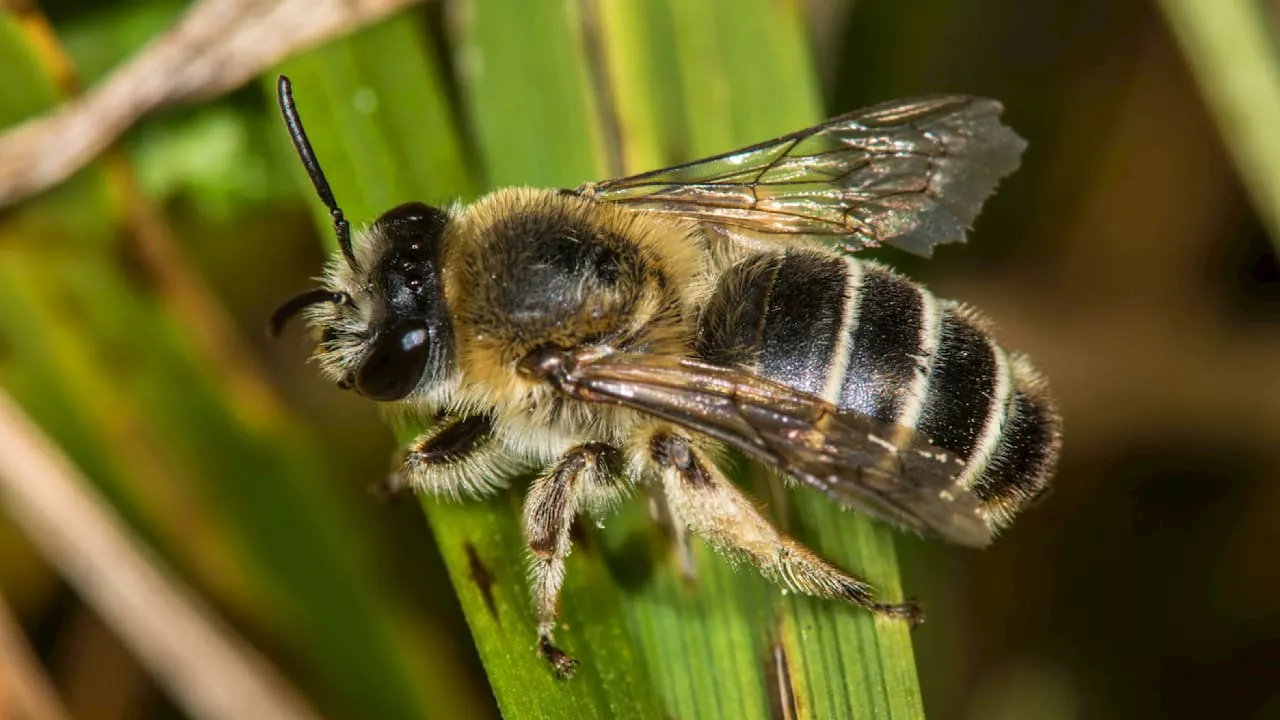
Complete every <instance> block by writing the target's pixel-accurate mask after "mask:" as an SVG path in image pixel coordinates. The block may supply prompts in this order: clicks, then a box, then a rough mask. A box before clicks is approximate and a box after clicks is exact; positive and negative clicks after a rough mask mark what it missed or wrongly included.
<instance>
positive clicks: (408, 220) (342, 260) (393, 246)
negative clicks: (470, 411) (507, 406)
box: [269, 76, 454, 401]
mask: <svg viewBox="0 0 1280 720" xmlns="http://www.w3.org/2000/svg"><path fill="white" fill-rule="evenodd" d="M277 90H278V93H279V99H280V109H281V111H282V113H283V115H284V119H285V124H286V125H287V126H288V128H289V136H290V138H291V139H292V140H293V144H294V148H295V149H296V150H297V151H298V156H299V157H300V158H301V159H302V164H303V166H304V167H306V169H307V174H308V175H309V176H310V177H311V182H312V184H313V185H314V186H315V188H316V194H317V195H319V196H320V200H321V201H322V202H323V203H324V204H325V207H327V208H328V209H329V214H330V216H331V217H332V218H333V226H334V231H335V233H336V234H337V237H338V247H339V249H340V254H339V255H337V256H335V258H334V260H333V261H332V262H330V263H329V266H328V268H327V269H326V272H325V275H324V279H323V284H322V287H319V288H315V289H312V290H307V291H306V292H303V293H301V294H299V295H297V296H295V297H293V298H291V299H290V300H288V301H286V302H285V303H284V304H283V305H281V306H280V308H279V309H277V310H276V312H275V313H274V314H273V315H272V316H271V321H270V326H269V329H270V332H271V333H272V334H273V335H279V334H280V332H281V331H282V330H283V329H284V326H285V324H286V323H287V322H288V321H289V319H290V318H292V317H293V316H295V315H298V314H299V313H301V314H302V316H303V318H304V319H305V320H306V321H307V323H308V324H309V325H310V326H311V327H313V328H315V329H316V330H318V333H319V337H320V344H321V347H320V350H319V351H318V352H317V358H318V359H319V361H320V366H321V369H322V370H323V372H324V373H325V374H326V375H328V376H329V377H330V378H332V379H333V380H335V381H336V382H337V383H338V385H339V386H340V387H343V388H354V389H355V390H356V392H359V393H360V394H361V395H364V396H366V397H368V398H370V399H373V400H379V401H392V400H400V399H402V398H405V397H407V396H408V395H410V394H411V393H413V392H414V391H416V390H420V389H424V388H428V387H430V386H432V385H434V384H436V383H439V382H441V381H443V380H444V379H445V378H447V377H448V376H449V375H450V372H451V370H452V369H453V354H454V353H453V326H452V323H451V321H450V319H449V314H448V310H447V308H446V306H445V301H444V287H443V282H442V279H441V266H440V261H441V252H440V250H441V241H442V238H443V235H444V228H445V226H446V225H447V224H448V222H449V215H448V213H446V212H445V211H444V210H441V209H439V208H434V207H431V206H428V205H425V204H423V203H418V202H411V203H405V204H403V205H399V206H397V207H395V208H392V209H391V210H389V211H387V212H386V213H383V214H382V216H381V217H379V218H378V219H377V220H376V221H375V222H374V223H373V224H372V225H371V226H369V227H368V228H367V229H365V230H364V231H362V232H360V233H359V234H358V235H357V236H356V239H355V242H354V243H353V242H352V236H351V228H350V225H349V224H348V223H347V220H346V218H345V217H344V216H343V214H342V210H341V209H339V208H338V204H337V202H336V201H335V200H334V197H333V192H332V190H330V188H329V183H328V181H327V180H326V179H325V177H324V173H323V172H322V171H321V169H320V164H319V162H318V161H317V160H316V157H315V153H314V151H313V150H312V149H311V143H310V142H309V141H308V140H307V136H306V132H305V131H304V130H303V128H302V122H301V120H300V119H299V118H298V113H297V109H296V107H295V106H294V103H293V95H292V92H291V86H290V84H289V80H288V78H285V77H284V76H281V77H280V80H279V82H278V84H277Z"/></svg>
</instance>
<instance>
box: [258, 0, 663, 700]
mask: <svg viewBox="0 0 1280 720" xmlns="http://www.w3.org/2000/svg"><path fill="white" fill-rule="evenodd" d="M494 9H495V10H496V8H494ZM472 10H474V13H472V14H471V17H470V20H469V21H468V23H467V24H465V25H464V26H463V27H462V29H461V32H462V35H463V37H464V38H465V39H463V40H460V41H459V47H462V48H467V52H473V53H475V55H474V56H473V57H471V58H470V59H468V60H464V62H471V63H474V67H475V68H485V70H484V71H483V73H482V74H481V75H480V76H479V77H473V78H472V81H471V82H470V83H469V84H468V85H467V87H466V88H464V92H465V93H466V97H467V99H468V100H469V101H470V102H471V103H472V106H473V107H485V108H486V110H485V111H484V112H485V113H486V115H485V116H486V117H490V118H492V117H504V116H505V117H511V118H516V117H519V118H523V120H524V121H525V122H526V123H529V124H530V125H531V126H532V127H533V130H532V131H531V130H530V129H529V127H528V126H523V125H522V126H520V127H518V128H514V129H509V128H507V127H506V126H504V125H502V124H501V123H493V122H477V124H476V128H475V134H476V137H477V141H478V144H479V147H480V154H481V156H482V157H483V158H487V159H489V160H490V162H485V161H483V160H482V161H480V162H479V163H478V167H479V168H480V169H481V170H482V171H483V173H479V174H487V175H488V176H490V177H499V178H501V177H517V176H521V175H525V176H528V177H532V178H534V179H535V180H537V181H539V182H543V183H557V182H560V183H564V182H576V181H574V180H572V178H574V177H576V176H578V175H579V174H582V175H583V176H590V175H591V174H594V173H595V172H596V164H595V163H596V158H597V157H598V156H597V154H596V152H595V150H594V149H593V147H592V145H591V142H590V141H589V140H588V141H587V143H586V146H585V149H582V148H583V145H582V136H581V133H587V132H589V128H590V124H589V119H590V118H591V114H590V110H589V108H590V105H589V102H590V100H589V96H587V95H586V93H585V89H584V86H583V85H582V84H581V81H582V80H583V78H582V77H581V76H575V75H574V72H575V71H574V68H575V67H577V68H579V71H578V72H580V68H581V63H580V58H579V57H578V56H577V55H576V54H575V53H574V52H572V49H573V48H575V47H576V45H575V44H574V43H573V41H572V39H571V38H570V39H569V41H568V42H566V33H568V32H569V31H570V29H571V28H572V25H571V24H570V23H569V21H568V18H567V17H566V16H564V15H562V14H561V12H562V9H561V8H559V7H558V6H557V7H555V8H550V7H548V8H547V9H546V10H545V11H543V12H541V13H538V12H534V13H532V17H526V16H520V15H519V14H515V15H507V14H506V13H502V12H491V10H490V6H489V4H487V3H486V4H485V7H484V8H483V9H481V8H472ZM517 17H519V18H520V20H519V22H513V18H517ZM504 22H506V23H507V24H506V25H503V24H502V23H504ZM528 22H532V23H534V26H535V27H537V28H538V30H539V33H538V35H536V37H537V38H538V40H539V42H544V43H545V44H546V48H545V49H546V52H539V53H536V54H535V55H534V56H533V58H532V59H530V60H528V61H527V62H525V63H524V65H523V71H524V72H528V73H531V74H533V75H535V76H538V77H539V79H540V80H542V81H545V82H539V83H526V84H522V85H506V86H501V87H499V86H497V85H490V84H488V83H490V82H491V80H492V79H493V78H499V80H498V82H500V83H501V82H503V81H502V80H501V78H503V75H502V74H501V72H500V71H501V70H502V69H503V62H504V61H508V59H507V58H503V57H499V56H497V55H496V54H495V53H494V52H493V48H502V47H509V43H508V42H507V40H508V39H510V38H511V37H512V36H513V34H515V33H517V32H518V31H519V29H520V28H521V27H524V24H525V23H528ZM417 28H418V24H417V23H416V22H414V19H413V18H410V17H402V18H399V19H396V20H394V21H392V22H390V23H387V24H385V25H383V26H380V27H376V28H372V29H370V30H368V31H365V32H362V33H360V34H359V35H357V36H355V37H353V38H350V39H348V40H344V41H340V42H337V43H334V44H332V45H330V46H328V47H326V48H323V49H321V50H319V51H317V52H315V53H311V54H308V55H306V56H303V57H299V58H296V59H294V60H291V61H290V62H288V63H286V65H285V66H284V67H283V68H282V71H284V72H286V73H288V74H289V75H290V76H291V78H292V79H293V82H294V88H295V95H296V97H297V102H298V105H299V110H300V112H301V114H302V116H303V118H304V119H305V122H306V123H307V129H308V133H309V134H310V135H311V138H312V142H313V144H314V145H315V146H316V149H317V152H318V153H319V155H320V158H321V161H322V162H323V163H324V166H325V169H326V172H327V173H328V175H329V177H330V179H331V182H332V183H333V185H334V189H335V192H336V193H337V196H338V198H339V199H340V200H341V202H342V203H343V206H344V209H345V210H346V212H347V213H348V216H349V217H351V218H353V220H355V221H357V222H358V221H360V220H366V221H367V220H369V219H371V218H373V217H376V215H377V214H378V213H380V212H381V211H383V210H386V209H388V208H389V207H390V206H391V205H393V204H395V203H397V202H401V201H404V200H407V199H410V198H420V199H423V200H426V201H429V202H435V203H444V202H447V201H448V200H450V199H451V198H453V197H459V196H460V197H469V196H471V195H473V194H474V191H475V188H476V187H477V182H476V180H475V179H474V174H473V173H472V172H471V171H470V168H469V166H468V165H467V164H466V163H465V162H464V161H463V157H462V154H461V150H460V148H461V146H462V144H461V142H460V139H459V132H458V130H457V129H456V128H455V121H454V110H453V109H452V108H450V106H449V104H448V101H447V97H446V93H445V89H444V86H443V81H442V77H441V73H440V71H439V69H438V68H437V67H436V66H435V64H434V62H433V60H432V55H431V54H430V53H429V52H428V51H427V49H426V48H425V46H424V45H423V42H422V41H421V39H420V38H421V37H422V34H421V33H419V32H418V31H417ZM564 48H569V49H570V51H569V52H566V51H565V50H564ZM566 73H567V76H566ZM490 91H492V92H490ZM357 98H363V99H364V100H363V101H361V102H356V99H357ZM370 99H374V100H373V102H374V104H375V105H376V110H374V111H372V112H369V111H368V110H367V108H368V107H369V102H370ZM361 107H364V108H366V109H365V110H361ZM575 108H576V109H578V110H579V113H578V116H577V117H576V118H575V117H571V116H572V115H573V113H572V110H573V109H575ZM557 118H559V121H561V122H563V125H562V128H563V130H562V131H561V132H562V134H561V135H556V134H555V133H553V132H550V130H549V128H550V127H552V126H554V125H555V123H556V122H557ZM565 130H567V131H569V132H573V133H575V134H576V135H575V137H574V142H576V143H577V145H575V147H577V148H579V149H578V150H576V151H574V150H570V151H568V152H567V153H566V155H565V156H564V157H563V158H562V157H559V156H558V155H556V154H554V153H552V154H548V153H546V152H545V148H558V147H561V146H565V145H567V144H569V142H570V140H569V137H568V136H567V135H564V134H563V133H564V132H565ZM521 133H523V134H521ZM282 142H283V137H282ZM530 147H533V148H535V149H536V148H543V149H544V150H542V151H537V152H531V151H530V150H529V149H528V148H530ZM515 163H522V164H521V165H519V166H515V165H514V164H515ZM299 176H300V180H299V183H300V186H305V182H306V181H305V180H302V179H301V173H300V172H299ZM308 190H309V188H308ZM308 195H310V192H308ZM318 217H319V218H320V221H321V226H322V227H323V228H325V230H326V231H327V228H328V219H327V216H324V215H322V214H320V215H318ZM406 439H407V438H406ZM517 503H518V495H516V494H503V495H500V496H499V497H496V498H493V499H491V500H489V501H486V502H479V503H473V504H468V505H462V506H454V505H446V504H442V503H435V502H429V501H428V502H424V507H425V510H426V513H427V517H428V519H429V521H430V524H431V526H432V530H433V532H434V534H435V536H436V539H437V541H438V544H439V548H440V552H441V553H442V555H443V557H444V559H445V562H446V565H447V566H448V568H449V572H450V576H451V579H452V580H453V583H454V587H455V590H456V592H457V594H458V597H459V599H460V600H461V603H462V606H463V609H464V611H465V612H466V615H467V620H468V623H469V624H470V626H471V630H472V633H473V635H474V637H475V639H476V645H477V647H478V649H479V651H480V656H481V659H482V660H483V661H484V663H485V667H486V669H487V671H488V673H489V679H490V682H491V684H492V686H493V690H494V693H495V695H496V696H497V698H498V702H499V704H500V706H501V707H502V709H503V712H504V715H506V716H507V717H509V718H522V717H528V718H538V717H582V718H592V717H601V718H606V717H654V716H656V715H657V714H658V711H657V706H656V705H655V704H654V701H653V699H652V693H651V692H650V691H649V690H648V687H647V684H646V681H645V675H646V674H645V670H644V668H643V667H642V666H641V665H640V664H639V662H638V660H637V659H636V657H635V655H634V653H632V652H630V651H629V650H628V648H629V644H628V643H627V642H626V626H625V622H624V620H623V618H622V615H621V612H620V611H619V609H618V606H619V603H620V598H619V594H618V592H617V591H616V588H614V587H613V584H612V583H611V582H610V581H609V579H608V577H607V570H606V568H605V567H604V565H603V564H602V562H601V560H600V558H599V557H598V556H597V557H592V556H590V555H589V554H588V553H578V554H577V555H576V556H575V557H574V558H573V562H571V564H570V575H569V581H568V582H567V583H566V588H565V602H564V606H563V617H564V622H565V624H566V625H567V626H569V627H571V628H572V629H573V630H572V632H570V633H566V641H565V643H564V644H565V648H566V650H568V651H569V652H571V653H573V654H574V655H575V656H576V657H578V658H579V659H580V660H581V661H582V663H583V665H582V668H581V669H580V670H579V673H578V676H577V677H576V678H575V679H574V681H573V682H570V683H562V682H559V681H557V680H556V679H555V678H554V677H553V676H552V675H551V673H550V670H549V668H548V666H547V665H546V663H545V662H544V661H542V660H541V659H540V658H538V657H537V656H536V654H535V653H534V638H535V631H534V619H533V616H532V610H531V607H530V604H529V596H528V592H527V590H526V587H525V551H524V541H523V536H522V534H521V531H520V528H519V525H518V521H517V516H518V505H517Z"/></svg>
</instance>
